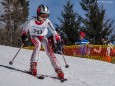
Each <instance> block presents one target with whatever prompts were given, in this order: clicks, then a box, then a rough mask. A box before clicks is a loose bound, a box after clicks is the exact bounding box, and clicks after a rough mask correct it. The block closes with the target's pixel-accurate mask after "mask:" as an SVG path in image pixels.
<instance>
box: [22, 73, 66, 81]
mask: <svg viewBox="0 0 115 86" xmlns="http://www.w3.org/2000/svg"><path fill="white" fill-rule="evenodd" d="M24 73H27V74H29V75H32V74H31V72H30V71H24ZM32 76H33V75H32ZM34 77H36V78H37V79H41V80H43V79H45V77H48V78H52V79H57V80H60V81H61V82H65V81H67V79H66V78H65V79H59V78H58V77H56V76H50V75H43V74H37V76H34Z"/></svg>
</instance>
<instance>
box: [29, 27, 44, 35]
mask: <svg viewBox="0 0 115 86" xmlns="http://www.w3.org/2000/svg"><path fill="white" fill-rule="evenodd" d="M44 30H45V28H38V27H34V26H33V27H32V28H31V29H30V30H29V31H30V35H36V36H39V35H41V34H42V33H44Z"/></svg>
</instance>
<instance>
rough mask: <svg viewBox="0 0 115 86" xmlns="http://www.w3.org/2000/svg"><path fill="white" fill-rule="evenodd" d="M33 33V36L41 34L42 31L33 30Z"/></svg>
mask: <svg viewBox="0 0 115 86" xmlns="http://www.w3.org/2000/svg"><path fill="white" fill-rule="evenodd" d="M33 33H34V34H42V33H43V31H42V30H36V29H33Z"/></svg>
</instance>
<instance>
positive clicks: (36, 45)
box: [31, 36, 61, 71]
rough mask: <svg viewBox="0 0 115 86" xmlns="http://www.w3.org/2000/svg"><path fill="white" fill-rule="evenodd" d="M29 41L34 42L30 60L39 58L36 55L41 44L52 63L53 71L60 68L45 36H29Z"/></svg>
mask: <svg viewBox="0 0 115 86" xmlns="http://www.w3.org/2000/svg"><path fill="white" fill-rule="evenodd" d="M31 41H32V43H33V44H34V50H33V53H32V56H31V62H37V61H38V59H39V57H38V55H39V52H40V48H41V45H42V46H43V48H44V49H45V51H46V54H47V55H48V57H49V59H50V61H51V63H52V66H53V67H54V69H55V71H56V70H58V69H61V67H60V64H59V62H58V60H57V58H56V56H55V55H54V52H53V50H52V48H51V47H50V44H49V42H48V40H47V37H45V36H44V37H43V38H42V39H41V40H40V39H39V38H38V37H36V36H31Z"/></svg>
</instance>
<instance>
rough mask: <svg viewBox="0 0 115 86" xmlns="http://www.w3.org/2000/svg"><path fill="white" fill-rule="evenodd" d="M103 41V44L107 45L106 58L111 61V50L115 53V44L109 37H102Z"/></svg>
mask: <svg viewBox="0 0 115 86" xmlns="http://www.w3.org/2000/svg"><path fill="white" fill-rule="evenodd" d="M101 41H102V44H103V45H106V46H107V49H106V55H105V60H106V61H107V62H111V61H112V59H111V52H112V53H114V45H113V44H112V43H111V42H110V41H109V40H108V37H104V38H102V39H101Z"/></svg>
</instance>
